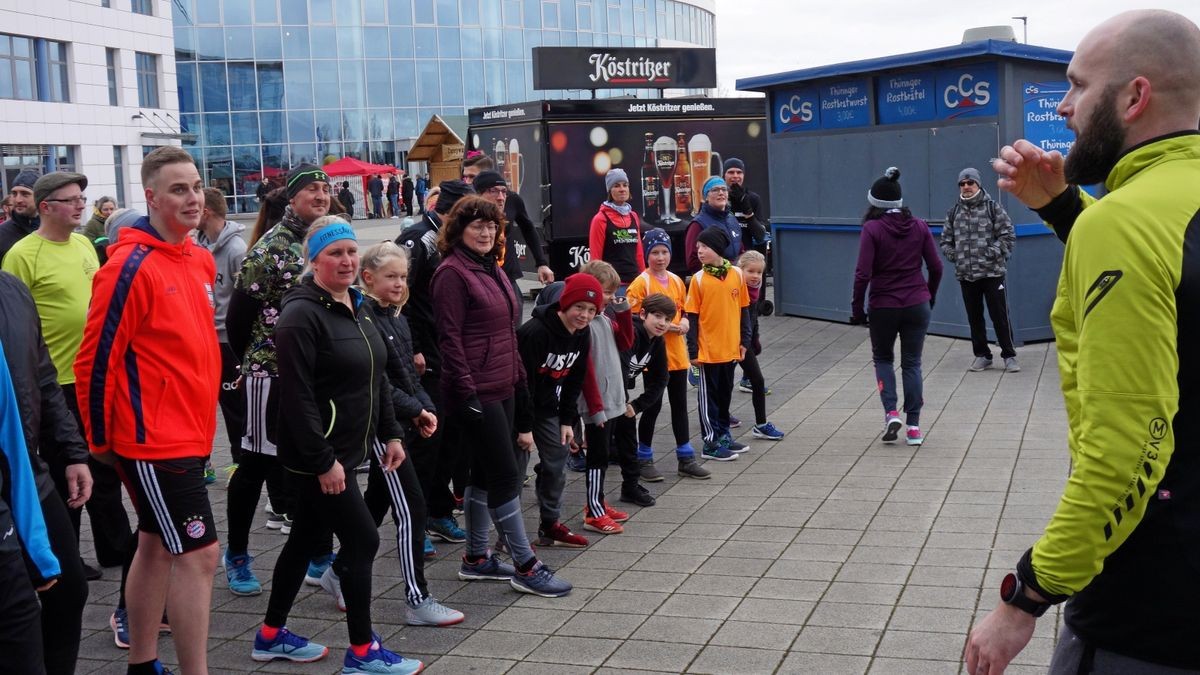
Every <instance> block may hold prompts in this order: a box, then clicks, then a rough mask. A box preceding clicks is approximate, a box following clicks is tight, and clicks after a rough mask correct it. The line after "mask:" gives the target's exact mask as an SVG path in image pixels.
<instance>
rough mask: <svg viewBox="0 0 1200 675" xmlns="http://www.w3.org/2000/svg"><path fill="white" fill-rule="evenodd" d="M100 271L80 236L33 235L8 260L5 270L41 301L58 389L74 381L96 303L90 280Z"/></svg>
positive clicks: (93, 251) (40, 311) (40, 312)
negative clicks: (89, 313)
mask: <svg viewBox="0 0 1200 675" xmlns="http://www.w3.org/2000/svg"><path fill="white" fill-rule="evenodd" d="M98 269H100V259H99V258H97V257H96V249H95V248H94V247H93V246H92V244H91V242H89V241H88V240H87V237H84V236H83V235H82V234H77V233H72V234H71V237H70V239H68V240H67V241H61V242H59V241H50V240H49V239H45V238H43V237H41V236H39V235H38V234H37V233H36V232H35V233H33V234H31V235H29V236H27V237H25V238H24V239H22V240H20V241H18V242H17V243H16V244H14V245H13V247H12V249H11V250H9V252H8V255H6V256H4V271H5V272H9V273H11V274H13V275H15V276H17V277H18V278H20V279H21V281H23V282H25V285H26V286H28V287H29V290H30V292H31V293H32V294H33V301H34V302H35V303H37V310H38V315H39V316H41V318H42V334H43V336H44V337H45V339H46V346H47V347H48V348H49V350H50V360H51V361H53V362H54V367H55V368H56V369H58V383H59V384H60V385H61V384H73V383H74V382H75V356H76V355H77V354H78V353H79V343H80V342H81V341H82V340H83V324H84V322H85V321H86V320H87V309H88V303H89V302H90V301H91V299H92V276H93V275H95V274H96V270H98Z"/></svg>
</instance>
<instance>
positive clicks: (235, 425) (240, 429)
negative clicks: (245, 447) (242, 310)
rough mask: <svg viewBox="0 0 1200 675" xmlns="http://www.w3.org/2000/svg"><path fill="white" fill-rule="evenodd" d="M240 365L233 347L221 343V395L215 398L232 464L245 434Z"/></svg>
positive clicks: (244, 401)
mask: <svg viewBox="0 0 1200 675" xmlns="http://www.w3.org/2000/svg"><path fill="white" fill-rule="evenodd" d="M240 364H241V359H239V358H238V357H237V354H234V353H233V347H230V346H229V343H228V342H222V343H221V393H220V394H219V395H218V396H217V402H218V403H220V404H221V416H222V417H223V418H224V419H225V432H226V433H227V434H228V435H229V455H230V456H231V457H232V458H233V461H234V463H237V461H238V460H239V459H241V454H242V435H243V434H244V433H245V432H246V391H245V390H244V389H242V388H241V387H240V386H239V385H238V376H239V375H240V374H241V371H240V369H239V368H238V366H239V365H240Z"/></svg>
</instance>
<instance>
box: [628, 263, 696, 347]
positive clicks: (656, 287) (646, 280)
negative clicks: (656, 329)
mask: <svg viewBox="0 0 1200 675" xmlns="http://www.w3.org/2000/svg"><path fill="white" fill-rule="evenodd" d="M655 293H662V294H663V295H665V296H667V297H668V298H670V299H672V300H674V301H675V306H676V307H677V309H676V310H675V318H674V319H672V320H671V324H672V325H674V326H678V325H679V320H680V319H682V318H683V306H684V303H686V302H687V289H685V288H684V286H683V279H680V278H679V276H678V275H676V274H674V273H672V272H667V284H666V286H664V285H663V284H662V283H660V282H659V280H658V279H656V278H654V274H653V273H652V272H651V271H650V270H646V271H645V272H642V273H641V274H639V275H637V278H635V279H634V280H633V282H632V283H630V284H629V288H627V289H626V290H625V297H627V298H629V309H631V310H633V313H634V314H637V313H638V312H640V311H642V300H643V299H645V297H646V296H647V295H654V294H655ZM663 342H664V343H665V344H666V346H667V370H686V369H687V367H688V366H689V365H691V364H690V363H689V362H688V356H687V340H686V339H685V338H684V337H683V333H671V332H668V333H667V334H665V335H663Z"/></svg>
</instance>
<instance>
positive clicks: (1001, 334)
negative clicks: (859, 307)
mask: <svg viewBox="0 0 1200 675" xmlns="http://www.w3.org/2000/svg"><path fill="white" fill-rule="evenodd" d="M958 283H959V285H960V286H962V296H963V307H965V308H966V310H967V323H968V324H970V326H971V349H972V350H974V352H975V356H982V357H983V358H985V359H988V360H991V358H992V350H991V348H990V347H988V339H987V324H985V323H984V322H983V304H984V302H986V303H987V311H988V316H990V317H992V328H994V329H995V330H996V342H998V343H999V344H1000V358H1002V359H1007V358H1009V357H1011V356H1016V355H1017V350H1016V349H1014V348H1013V334H1012V325H1011V324H1010V323H1009V322H1008V288H1007V285H1006V284H1005V283H1004V277H987V278H985V279H979V280H976V281H961V280H960V281H959V282H958ZM871 320H872V321H874V320H875V317H874V315H872V317H871Z"/></svg>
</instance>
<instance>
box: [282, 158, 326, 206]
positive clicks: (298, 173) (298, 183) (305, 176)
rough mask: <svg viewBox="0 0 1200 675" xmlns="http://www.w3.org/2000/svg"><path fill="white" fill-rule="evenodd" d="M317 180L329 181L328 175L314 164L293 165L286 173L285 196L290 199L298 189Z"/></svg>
mask: <svg viewBox="0 0 1200 675" xmlns="http://www.w3.org/2000/svg"><path fill="white" fill-rule="evenodd" d="M317 181H325V182H329V175H328V174H326V173H325V171H324V170H323V169H322V168H321V167H319V166H317V165H315V164H301V165H300V166H297V167H294V168H293V169H292V170H291V171H289V172H288V175H287V183H285V185H287V198H288V199H289V200H290V199H292V198H293V197H295V196H296V195H298V194H300V191H301V190H303V189H304V188H306V187H308V186H309V185H310V184H311V183H315V182H317Z"/></svg>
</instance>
